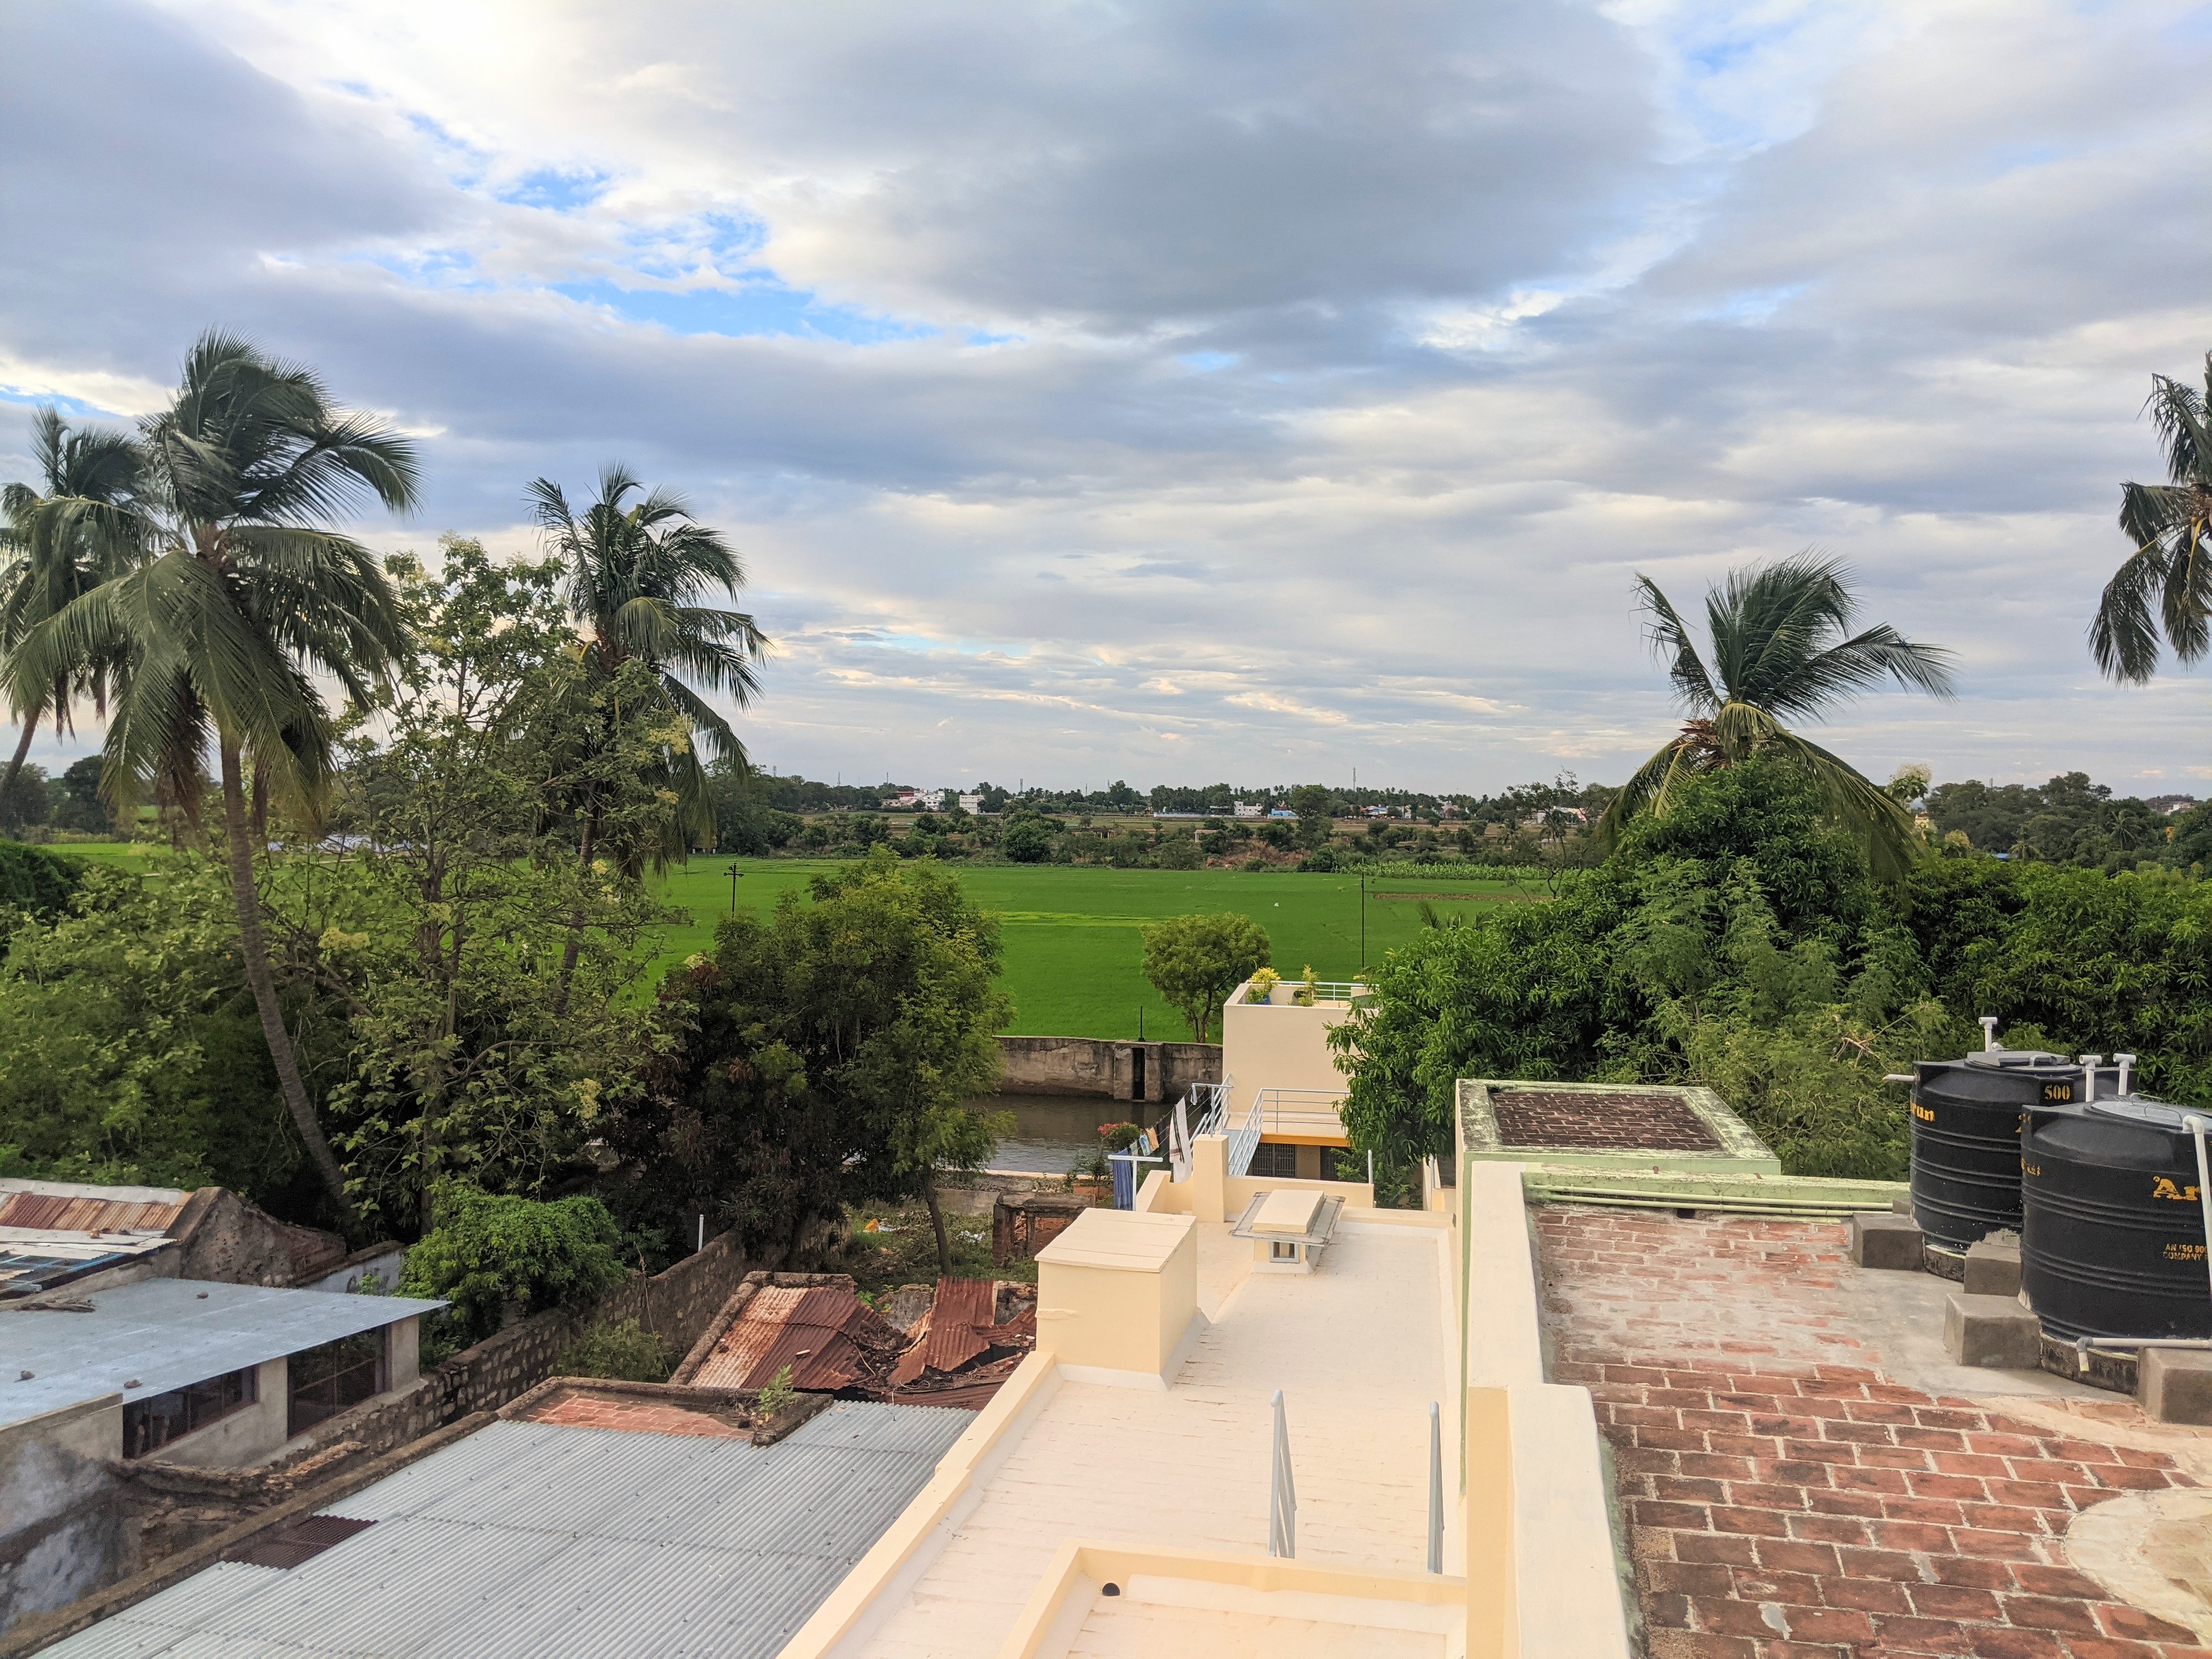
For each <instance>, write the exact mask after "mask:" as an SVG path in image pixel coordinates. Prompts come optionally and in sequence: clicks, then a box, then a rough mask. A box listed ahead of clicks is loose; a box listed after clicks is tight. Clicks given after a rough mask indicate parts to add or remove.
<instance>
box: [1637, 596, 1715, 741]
mask: <svg viewBox="0 0 2212 1659" xmlns="http://www.w3.org/2000/svg"><path fill="white" fill-rule="evenodd" d="M1634 592H1635V593H1636V596H1637V604H1638V608H1639V609H1641V610H1642V611H1644V613H1645V615H1647V616H1648V617H1650V622H1649V623H1647V624H1646V626H1645V629H1644V633H1645V637H1646V638H1648V639H1649V640H1650V643H1651V648H1652V650H1653V652H1654V653H1656V655H1657V656H1658V657H1659V658H1660V659H1661V660H1662V661H1663V662H1664V663H1665V664H1666V665H1667V678H1668V679H1669V680H1671V681H1673V682H1674V694H1675V696H1678V697H1680V699H1681V700H1682V702H1683V703H1684V704H1685V705H1686V707H1688V708H1693V709H1696V710H1699V712H1704V711H1705V710H1707V709H1711V708H1717V707H1718V706H1719V703H1720V701H1721V699H1720V694H1719V693H1718V692H1717V691H1716V690H1714V688H1713V682H1712V676H1711V675H1710V674H1708V673H1707V672H1706V671H1705V663H1704V662H1703V661H1702V660H1701V659H1699V656H1698V647H1697V646H1696V645H1695V644H1694V643H1693V642H1692V641H1691V638H1690V630H1689V629H1687V628H1686V627H1685V626H1684V625H1683V623H1682V618H1681V617H1680V616H1679V615H1678V614H1677V613H1676V611H1675V610H1674V604H1673V602H1672V601H1671V600H1669V599H1668V597H1667V596H1666V594H1664V593H1662V592H1660V591H1659V584H1658V583H1656V582H1655V581H1653V580H1651V578H1650V577H1649V576H1646V575H1644V574H1641V573H1639V574H1638V576H1637V578H1636V581H1635V585H1634Z"/></svg>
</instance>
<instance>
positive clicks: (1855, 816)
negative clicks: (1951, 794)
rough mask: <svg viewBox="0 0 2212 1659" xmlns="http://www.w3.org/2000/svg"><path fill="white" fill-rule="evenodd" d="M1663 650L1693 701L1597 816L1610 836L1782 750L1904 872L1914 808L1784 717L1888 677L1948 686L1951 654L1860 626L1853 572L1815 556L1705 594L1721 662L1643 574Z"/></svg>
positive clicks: (1830, 704) (1677, 685)
mask: <svg viewBox="0 0 2212 1659" xmlns="http://www.w3.org/2000/svg"><path fill="white" fill-rule="evenodd" d="M1636 585H1637V592H1638V596H1639V599H1640V602H1641V605H1642V606H1643V609H1644V611H1645V613H1646V615H1647V616H1649V617H1650V637H1651V642H1652V645H1653V647H1654V648H1655V649H1656V651H1657V652H1658V653H1659V655H1660V656H1661V658H1662V659H1663V660H1664V661H1665V662H1666V664H1667V673H1668V679H1669V680H1671V681H1672V682H1673V684H1674V692H1675V696H1676V697H1677V698H1678V699H1679V700H1680V702H1681V704H1682V706H1683V707H1684V708H1686V709H1687V710H1688V712H1689V716H1690V717H1689V719H1687V720H1685V721H1684V722H1683V725H1682V730H1681V732H1680V735H1678V736H1677V737H1675V738H1673V739H1672V740H1671V741H1669V742H1668V744H1667V745H1666V746H1665V747H1664V748H1662V749H1661V750H1659V752H1658V753H1657V754H1656V755H1654V756H1652V757H1651V758H1650V760H1648V761H1646V762H1644V764H1643V765H1642V766H1640V767H1638V769H1637V770H1636V774H1635V775H1634V776H1632V778H1630V779H1629V781H1628V782H1627V783H1626V785H1625V786H1624V787H1622V788H1621V790H1620V793H1619V794H1617V795H1616V796H1614V797H1613V802H1612V804H1611V805H1609V806H1607V808H1606V811H1605V816H1604V817H1602V818H1601V820H1600V822H1599V828H1600V834H1601V837H1603V838H1604V839H1605V840H1607V841H1608V842H1610V841H1612V840H1613V839H1616V838H1617V837H1618V836H1619V835H1620V831H1621V829H1622V827H1623V826H1624V825H1625V824H1626V822H1627V821H1628V820H1629V819H1630V818H1632V817H1635V816H1637V815H1638V814H1639V813H1645V812H1649V813H1651V814H1653V815H1655V816H1658V817H1664V816H1665V815H1666V814H1667V813H1668V811H1671V810H1672V809H1673V806H1674V801H1675V799H1676V798H1677V796H1678V794H1679V793H1680V790H1681V788H1682V786H1683V785H1684V783H1685V782H1686V781H1687V780H1689V779H1691V778H1692V777H1694V776H1696V775H1699V774H1700V773H1707V772H1715V771H1720V770H1723V769H1727V768H1729V767H1731V766H1740V765H1741V764H1742V763H1744V762H1745V761H1747V760H1748V759H1750V758H1751V757H1753V756H1754V755H1771V756H1774V757H1779V758H1781V759H1783V760H1784V761H1786V762H1787V763H1790V764H1791V765H1794V766H1796V767H1798V768H1800V769H1802V770H1803V771H1804V772H1805V773H1806V775H1808V776H1809V777H1811V778H1813V779H1814V780H1815V781H1817V782H1818V783H1819V784H1820V787H1821V789H1822V791H1823V792H1824V793H1825V794H1826V799H1827V801H1828V809H1829V811H1831V812H1832V814H1833V815H1834V816H1835V817H1836V818H1837V820H1838V822H1840V823H1844V824H1847V825H1849V826H1850V829H1852V831H1853V833H1855V834H1856V835H1857V836H1859V837H1860V838H1861V839H1862V840H1863V842H1865V843H1866V847H1867V850H1868V855H1869V859H1870V860H1871V861H1872V863H1873V866H1874V868H1875V872H1876V874H1877V875H1879V876H1881V878H1884V879H1886V880H1894V879H1896V878H1899V877H1900V876H1902V875H1903V874H1904V872H1905V870H1906V868H1907V867H1909V866H1910V865H1911V862H1912V860H1913V858H1914V857H1915V855H1916V854H1917V840H1916V836H1915V833H1914V829H1913V823H1912V817H1911V814H1910V813H1909V812H1907V811H1905V808H1904V807H1903V806H1902V805H1899V803H1898V802H1897V801H1895V800H1893V799H1891V797H1890V796H1889V794H1888V793H1887V792H1886V791H1884V790H1883V789H1882V788H1881V787H1880V786H1879V785H1877V784H1875V783H1874V782H1873V781H1870V780H1869V779H1868V778H1866V777H1865V776H1863V775H1862V774H1861V773H1860V772H1859V771H1858V770H1857V769H1856V768H1854V767H1852V766H1851V765H1850V763H1848V762H1846V761H1844V760H1843V759H1842V758H1841V757H1838V756H1836V755H1834V754H1832V753H1830V752H1829V751H1828V750H1826V749H1823V748H1821V747H1820V745H1819V744H1814V743H1812V742H1810V741H1808V739H1806V738H1802V737H1800V736H1798V735H1797V734H1796V732H1792V731H1790V729H1789V728H1788V727H1787V726H1784V724H1783V722H1784V720H1802V719H1814V720H1817V719H1819V718H1820V717H1821V716H1822V715H1823V714H1826V712H1827V711H1828V710H1830V709H1831V708H1834V707H1835V706H1836V704H1838V702H1842V701H1843V700H1844V698H1846V697H1849V696H1855V695H1857V693H1859V692H1862V691H1864V690H1868V689H1869V688H1870V687H1872V686H1875V685H1876V684H1880V683H1881V681H1883V680H1886V679H1890V680H1894V681H1896V683H1897V684H1899V685H1901V686H1905V687H1906V688H1908V689H1917V690H1923V691H1927V692H1929V693H1932V694H1933V695H1935V696H1950V695H1951V694H1952V693H1951V673H1950V667H1949V662H1950V653H1949V652H1948V651H1946V650H1944V649H1943V648H1942V647H1937V646H1929V645H1917V644H1915V643H1913V642H1912V641H1910V640H1908V639H1906V638H1905V636H1904V635H1902V634H1900V633H1899V632H1898V631H1897V629H1894V628H1893V627H1891V626H1890V625H1889V624H1888V623H1876V624H1875V626H1874V627H1872V628H1868V629H1862V630H1860V631H1859V632H1857V633H1856V634H1854V633H1852V632H1851V631H1850V629H1851V626H1852V622H1853V618H1854V617H1855V615H1856V613H1857V609H1858V602H1857V599H1856V598H1855V597H1854V596H1853V594H1852V592H1851V588H1850V573H1849V572H1848V571H1847V570H1846V569H1845V568H1844V566H1843V565H1842V564H1840V563H1839V562H1837V561H1835V560H1832V559H1817V558H1814V557H1813V556H1810V555H1805V556H1800V557H1797V558H1790V559H1778V560H1774V561H1772V562H1769V563H1766V564H1763V565H1758V566H1754V567H1750V568H1745V569H1741V570H1738V571H1736V572H1735V574H1732V575H1730V576H1729V579H1728V580H1726V581H1725V582H1723V584H1722V585H1721V586H1719V587H1717V588H1715V589H1714V590H1713V591H1712V592H1711V593H1710V594H1708V595H1707V596H1706V599H1705V624H1706V629H1707V631H1708V632H1709V634H1710V635H1711V642H1712V657H1713V660H1712V665H1711V667H1710V668H1709V667H1708V666H1707V665H1706V664H1705V659H1703V658H1702V657H1701V656H1699V653H1698V648H1697V646H1696V644H1695V642H1694V641H1692V639H1691V637H1690V630H1689V629H1688V627H1687V626H1686V624H1685V623H1683V621H1682V619H1681V617H1680V615H1679V614H1677V612H1676V611H1675V610H1674V605H1673V604H1672V603H1671V602H1670V601H1669V600H1668V598H1667V596H1666V595H1665V594H1664V593H1662V592H1660V591H1659V586H1658V584H1657V583H1656V582H1654V581H1653V580H1651V579H1650V577H1648V576H1638V578H1637V579H1636Z"/></svg>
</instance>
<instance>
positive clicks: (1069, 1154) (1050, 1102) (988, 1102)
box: [969, 1095, 1160, 1175]
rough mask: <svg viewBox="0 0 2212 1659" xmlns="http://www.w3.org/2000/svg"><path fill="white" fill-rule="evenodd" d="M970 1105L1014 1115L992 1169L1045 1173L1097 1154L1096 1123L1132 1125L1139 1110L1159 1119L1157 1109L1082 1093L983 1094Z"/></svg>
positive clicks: (1065, 1168) (1070, 1166) (1062, 1169)
mask: <svg viewBox="0 0 2212 1659" xmlns="http://www.w3.org/2000/svg"><path fill="white" fill-rule="evenodd" d="M969 1105H971V1106H973V1107H974V1108H975V1109H976V1110H978V1111H982V1112H1012V1114H1013V1115H1014V1133H1012V1135H1011V1136H1009V1137H1008V1138H1007V1139H1004V1140H1001V1141H1000V1143H999V1150H998V1151H997V1152H994V1153H993V1154H992V1158H991V1167H992V1168H993V1169H994V1170H1036V1171H1037V1172H1038V1173H1040V1174H1043V1175H1062V1174H1065V1173H1066V1171H1068V1170H1072V1169H1073V1168H1075V1167H1076V1165H1077V1164H1079V1162H1081V1161H1082V1160H1084V1159H1085V1158H1088V1157H1089V1156H1090V1155H1091V1153H1092V1152H1096V1151H1097V1149H1098V1130H1099V1127H1100V1126H1102V1125H1103V1124H1108V1123H1132V1122H1134V1121H1136V1115H1138V1114H1144V1115H1147V1116H1152V1117H1157V1116H1158V1114H1159V1112H1160V1108H1159V1107H1158V1106H1152V1105H1146V1104H1144V1103H1139V1102H1133V1101H1127V1100H1097V1099H1092V1098H1089V1097H1084V1096H1080V1095H986V1096H984V1097H982V1098H981V1099H980V1100H973V1101H970V1102H969Z"/></svg>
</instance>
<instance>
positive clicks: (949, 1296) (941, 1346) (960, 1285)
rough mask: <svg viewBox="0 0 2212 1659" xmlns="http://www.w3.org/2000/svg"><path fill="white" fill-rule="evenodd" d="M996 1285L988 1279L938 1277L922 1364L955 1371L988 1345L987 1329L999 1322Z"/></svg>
mask: <svg viewBox="0 0 2212 1659" xmlns="http://www.w3.org/2000/svg"><path fill="white" fill-rule="evenodd" d="M998 1288H999V1287H998V1286H997V1285H996V1284H994V1282H993V1281H992V1280H990V1279H939V1280H938V1281H937V1304H936V1306H935V1307H933V1309H931V1310H930V1316H929V1340H928V1344H927V1347H928V1353H927V1357H926V1358H925V1359H924V1362H923V1363H924V1364H927V1366H928V1367H929V1369H930V1370H936V1371H957V1370H959V1369H960V1368H961V1367H962V1366H963V1365H964V1364H967V1363H968V1362H969V1360H971V1359H973V1358H975V1357H976V1356H977V1355H978V1354H981V1353H982V1352H985V1351H986V1350H987V1349H988V1348H989V1347H990V1346H991V1339H990V1337H989V1336H988V1335H987V1332H988V1331H989V1330H990V1329H991V1328H992V1327H993V1326H994V1325H995V1324H997V1323H998V1315H997V1313H996V1312H995V1311H994V1308H995V1306H996V1301H997V1296H998Z"/></svg>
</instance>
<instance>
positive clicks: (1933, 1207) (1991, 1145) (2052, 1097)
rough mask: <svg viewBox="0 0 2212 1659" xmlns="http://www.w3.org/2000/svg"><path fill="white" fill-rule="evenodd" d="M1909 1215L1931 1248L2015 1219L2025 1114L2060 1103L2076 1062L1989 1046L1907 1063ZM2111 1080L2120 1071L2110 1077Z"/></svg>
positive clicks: (2072, 1082)
mask: <svg viewBox="0 0 2212 1659" xmlns="http://www.w3.org/2000/svg"><path fill="white" fill-rule="evenodd" d="M1913 1073H1914V1081H1913V1085H1912V1218H1913V1219H1914V1220H1916V1221H1917V1222H1918V1223H1919V1224H1920V1231H1922V1232H1923V1234H1925V1235H1926V1236H1927V1237H1928V1240H1929V1243H1932V1244H1936V1245H1941V1246H1944V1247H1946V1248H1948V1249H1954V1250H1963V1249H1966V1247H1967V1246H1968V1245H1970V1244H1973V1243H1978V1242H1979V1241H1980V1240H1981V1238H1982V1237H1983V1236H1984V1234H1987V1233H1993V1232H1996V1231H1998V1230H2000V1229H2001V1228H2005V1227H2015V1228H2016V1227H2018V1226H2019V1225H2020V1134H2021V1113H2022V1112H2024V1111H2026V1110H2027V1109H2028V1108H2029V1107H2031V1106H2052V1105H2066V1104H2069V1103H2072V1102H2073V1101H2075V1099H2077V1098H2078V1097H2080V1095H2081V1067H2080V1066H2075V1065H2072V1064H2070V1063H2069V1061H2067V1060H2063V1059H2062V1058H2061V1057H2060V1056H2058V1055H2057V1054H2045V1053H2043V1052H2042V1051H2041V1050H2039V1049H2034V1048H1991V1049H1988V1050H1986V1051H1985V1052H1984V1053H1981V1054H1968V1055H1967V1056H1966V1058H1965V1059H1964V1060H1922V1061H1920V1062H1919V1063H1918V1064H1917V1065H1916V1066H1914V1067H1913ZM2115 1076H2117V1073H2115Z"/></svg>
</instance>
